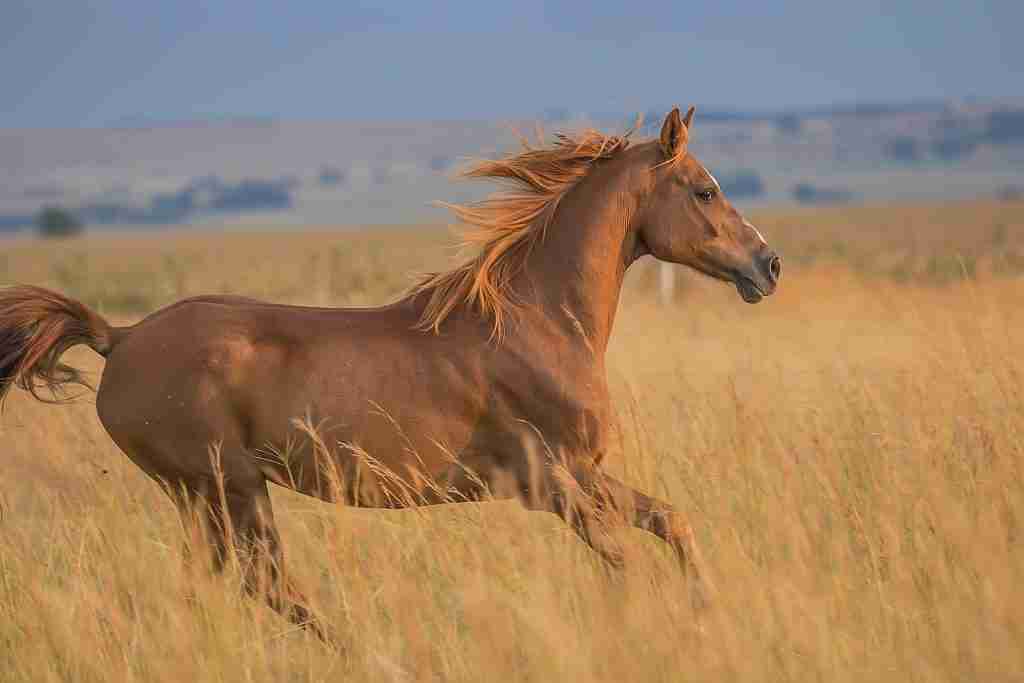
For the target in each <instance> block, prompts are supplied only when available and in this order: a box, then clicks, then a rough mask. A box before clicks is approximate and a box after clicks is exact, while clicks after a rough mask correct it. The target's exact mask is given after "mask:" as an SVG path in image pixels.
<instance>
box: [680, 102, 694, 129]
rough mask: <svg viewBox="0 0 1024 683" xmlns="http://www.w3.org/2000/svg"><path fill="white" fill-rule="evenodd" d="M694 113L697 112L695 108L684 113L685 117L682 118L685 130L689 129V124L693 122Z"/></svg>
mask: <svg viewBox="0 0 1024 683" xmlns="http://www.w3.org/2000/svg"><path fill="white" fill-rule="evenodd" d="M695 111H697V107H690V108H689V109H688V110H687V111H686V116H684V117H683V125H684V126H686V129H687V130H689V129H690V122H691V121H693V112H695Z"/></svg>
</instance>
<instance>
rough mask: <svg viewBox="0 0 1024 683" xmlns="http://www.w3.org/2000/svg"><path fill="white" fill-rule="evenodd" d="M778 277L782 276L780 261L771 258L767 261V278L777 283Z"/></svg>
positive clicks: (774, 257)
mask: <svg viewBox="0 0 1024 683" xmlns="http://www.w3.org/2000/svg"><path fill="white" fill-rule="evenodd" d="M780 275H782V259H780V258H779V257H778V256H772V257H771V259H769V261H768V276H769V278H770V279H771V281H772V282H778V281H779V276H780Z"/></svg>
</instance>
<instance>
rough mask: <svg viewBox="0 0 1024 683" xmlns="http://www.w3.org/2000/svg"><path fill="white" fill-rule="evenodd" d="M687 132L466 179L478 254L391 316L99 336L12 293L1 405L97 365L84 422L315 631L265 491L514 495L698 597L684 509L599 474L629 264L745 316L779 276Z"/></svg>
mask: <svg viewBox="0 0 1024 683" xmlns="http://www.w3.org/2000/svg"><path fill="white" fill-rule="evenodd" d="M692 116H693V109H692V108H691V109H690V111H689V112H687V114H686V117H685V118H684V117H681V116H680V114H679V110H678V109H674V110H673V111H672V112H671V113H670V114H669V115H668V116H667V117H666V119H665V122H664V125H663V127H662V130H661V135H660V139H658V140H652V141H649V142H645V143H637V144H630V140H629V135H628V134H627V135H626V136H621V137H617V136H606V135H603V134H600V133H597V132H595V131H587V132H584V133H581V134H579V135H576V136H559V137H558V139H557V142H556V144H554V145H553V146H551V147H550V148H543V149H536V148H531V147H529V146H527V147H526V149H525V150H524V151H522V152H521V153H519V154H516V155H513V156H509V157H507V158H504V159H499V160H496V161H484V162H482V163H479V164H478V165H477V166H475V167H474V168H473V169H472V170H470V171H469V173H468V175H470V176H471V177H478V178H497V179H502V180H506V181H509V182H510V183H511V184H512V185H513V187H514V188H515V191H513V192H511V193H508V194H499V195H495V196H493V197H491V198H490V199H488V200H486V201H484V202H481V203H478V204H474V205H470V206H453V207H452V208H453V210H454V211H455V212H456V213H457V214H458V215H459V217H460V218H461V219H462V220H463V221H464V222H465V223H467V224H468V225H469V226H470V227H469V229H468V230H467V233H466V237H467V241H468V242H469V243H473V244H476V245H477V246H479V251H478V254H477V255H476V256H475V257H473V258H471V259H470V260H469V261H468V262H466V263H464V264H463V265H460V266H458V267H456V268H455V269H453V270H451V271H449V272H445V273H440V274H436V275H433V276H431V277H429V278H427V279H425V280H424V281H423V282H421V283H420V284H419V285H418V286H417V287H415V288H414V289H413V290H412V291H411V292H410V293H409V294H408V295H407V296H405V297H404V298H403V299H401V300H400V301H398V302H397V303H394V304H392V305H389V306H384V307H381V308H373V309H330V308H303V307H295V306H281V305H272V304H267V303H261V302H258V301H253V300H250V299H244V298H240V297H227V296H205V297H199V298H193V299H188V300H184V301H181V302H178V303H176V304H174V305H171V306H169V307H167V308H164V309H163V310H160V311H158V312H156V313H154V314H152V315H150V316H149V317H147V318H145V319H144V320H142V321H141V322H139V323H137V324H136V325H133V326H131V327H112V326H111V325H109V324H108V323H107V322H106V321H104V320H103V319H102V318H101V317H100V316H99V315H98V314H96V313H95V312H93V311H91V310H89V309H88V308H87V307H86V306H84V305H82V304H81V303H78V302H76V301H73V300H70V299H68V298H66V297H64V296H61V295H60V294H57V293H54V292H50V291H47V290H44V289H39V288H36V287H24V286H22V287H13V288H9V289H7V290H5V291H3V292H2V293H0V378H2V380H0V381H2V386H0V391H2V392H3V393H6V391H7V390H8V389H9V388H10V385H11V384H17V385H18V386H20V387H23V388H25V389H27V390H29V391H31V392H32V393H33V395H35V396H36V397H37V398H40V399H43V400H46V399H47V398H48V396H49V394H40V393H39V390H40V389H41V388H48V389H49V390H51V391H52V390H60V389H61V388H62V387H63V386H65V385H68V384H74V383H83V382H84V379H83V378H82V377H81V375H80V374H79V373H78V372H77V371H76V370H74V369H73V368H70V367H68V366H66V365H64V364H63V363H61V362H60V360H59V359H60V355H61V354H62V353H63V352H64V351H65V350H66V349H68V348H69V347H71V346H74V345H75V344H85V345H88V346H89V347H91V348H92V349H93V350H95V351H96V352H97V353H99V354H100V355H102V356H104V357H105V358H106V359H107V364H106V368H105V369H104V371H103V377H102V382H101V384H100V387H99V390H98V394H97V397H96V409H97V411H98V413H99V418H100V421H101V422H102V423H103V426H104V427H105V428H106V430H107V432H108V433H109V434H110V436H111V438H112V439H113V440H114V441H115V442H116V443H117V445H118V446H119V447H120V448H121V450H123V451H124V452H125V454H127V456H128V457H129V458H131V460H132V461H133V462H135V463H136V464H137V465H138V466H139V467H140V468H142V469H143V470H144V471H145V472H146V473H147V474H149V475H150V476H152V477H153V478H154V479H156V480H157V481H158V482H160V483H161V484H162V485H163V487H164V488H165V489H166V491H167V492H168V493H169V494H170V495H171V497H172V499H173V500H174V501H175V503H176V504H177V505H178V506H179V507H180V508H181V509H182V510H183V511H189V510H194V509H200V510H202V511H203V512H202V513H201V514H202V515H203V516H204V519H206V521H207V522H208V523H209V524H210V526H211V527H212V528H213V529H214V530H218V529H219V531H218V532H217V533H214V534H212V536H213V537H215V538H217V539H219V540H217V541H215V542H214V553H213V556H214V562H215V566H220V565H221V564H222V563H223V562H224V560H225V557H226V553H227V552H228V551H229V550H230V549H231V548H232V547H235V548H245V549H246V551H247V552H255V553H256V555H257V556H258V557H260V558H262V559H264V560H266V563H265V564H266V566H267V567H269V571H267V572H265V573H264V574H263V576H262V579H269V580H261V581H256V579H255V578H252V579H251V580H250V581H249V588H250V590H251V591H253V592H258V593H259V594H261V595H263V596H264V597H265V598H266V599H267V600H268V601H269V604H270V605H271V606H273V607H274V608H275V609H277V610H279V611H280V612H282V613H283V614H285V615H287V616H288V617H289V618H291V619H292V620H293V621H295V622H297V623H301V624H307V625H311V626H312V627H313V628H314V629H316V630H317V632H318V633H321V634H322V631H321V630H320V629H321V626H320V625H319V623H318V621H317V620H316V619H314V617H313V616H312V615H311V614H310V613H309V610H308V609H307V608H306V607H305V606H304V604H303V603H304V600H303V598H302V597H301V594H299V593H298V591H296V590H295V589H294V588H292V587H291V586H290V585H289V582H288V581H287V580H286V579H285V578H283V577H282V567H283V564H282V551H281V545H280V541H279V537H278V532H277V529H276V527H275V524H274V515H273V511H272V510H271V505H270V497H269V495H268V490H267V483H268V482H273V483H275V484H278V485H281V486H287V487H289V488H292V489H295V490H297V491H301V492H303V493H306V494H309V495H313V496H318V497H321V498H324V499H328V500H341V501H343V502H345V503H347V504H350V505H356V506H367V507H401V506H405V505H413V504H431V503H440V502H452V501H458V500H479V499H481V498H483V497H486V496H519V497H521V499H522V500H523V501H525V502H526V503H527V504H528V505H529V506H530V507H532V508H534V509H542V510H548V511H551V512H555V513H557V514H559V515H561V516H562V517H563V518H564V519H565V520H566V521H567V522H568V523H569V524H570V525H571V526H572V528H573V529H575V531H576V532H577V533H578V534H579V536H580V537H581V538H582V539H583V540H584V541H586V542H587V543H589V544H590V545H591V546H592V547H593V548H594V549H595V550H596V551H597V552H599V553H600V554H601V555H602V556H603V557H604V558H605V559H607V560H608V561H609V562H611V563H613V564H616V565H617V564H619V563H620V562H621V557H620V550H619V548H618V547H617V546H616V543H615V542H614V540H612V538H611V536H610V535H609V534H608V533H607V531H608V529H609V527H610V526H613V525H615V524H632V525H634V526H636V527H639V528H641V529H645V530H647V531H649V532H651V533H653V534H656V535H657V536H659V537H661V538H662V539H664V540H665V541H666V542H668V543H669V544H670V545H671V547H672V548H673V550H674V551H675V552H676V554H677V555H678V557H679V559H680V561H681V562H682V563H683V567H684V568H686V569H689V570H690V572H691V573H692V574H694V584H696V582H697V576H696V575H697V574H698V573H699V572H698V571H697V569H698V566H699V559H698V556H697V550H696V548H695V547H694V543H693V537H692V533H691V529H690V526H689V524H688V523H687V522H686V520H685V518H684V516H683V515H682V514H680V513H678V512H676V511H675V510H674V509H673V508H672V507H671V506H670V505H669V504H668V503H664V502H661V501H659V500H655V499H653V498H651V497H649V496H646V495H644V494H643V493H640V492H638V491H635V490H633V489H632V488H630V487H629V486H627V485H625V484H623V483H621V482H619V481H616V480H615V479H613V478H611V477H610V476H608V475H607V474H605V473H604V472H603V471H602V468H601V466H600V465H601V461H602V458H603V457H604V456H605V454H606V453H607V452H608V450H609V432H610V429H611V423H612V419H613V416H612V410H611V403H610V400H609V393H608V386H607V380H606V375H605V349H606V347H607V344H608V339H609V336H610V335H611V332H612V323H613V321H614V319H615V311H616V307H617V305H618V299H619V291H620V288H621V285H622V281H623V277H624V276H625V273H626V269H627V268H628V267H629V266H630V264H631V263H633V262H634V261H635V260H637V259H638V258H639V257H640V256H643V255H645V254H651V255H653V256H654V257H656V258H658V259H661V260H664V261H671V262H674V263H681V264H685V265H687V266H690V267H692V268H694V269H696V270H698V271H700V272H703V273H706V274H707V275H710V276H712V277H714V278H718V279H721V280H725V281H728V282H731V283H733V284H735V286H736V288H737V289H738V290H739V293H740V295H741V296H742V297H743V299H744V300H745V301H747V302H750V303H755V302H757V301H759V300H760V299H761V298H762V297H763V296H765V295H768V294H771V293H772V292H773V291H774V290H775V286H776V282H777V280H778V277H779V269H780V261H779V258H778V256H777V255H776V254H775V252H774V251H772V250H771V249H769V248H768V246H767V245H766V244H765V241H764V239H763V238H762V237H761V235H760V234H759V233H758V232H757V230H756V229H755V228H754V227H753V226H752V225H751V224H750V223H748V222H747V221H746V220H744V219H743V218H742V217H741V216H740V214H739V213H738V212H737V211H736V210H735V209H734V208H733V207H732V206H731V205H730V204H729V202H728V201H727V200H726V198H725V197H724V196H723V195H722V192H721V188H720V187H719V186H718V183H717V182H716V181H715V179H714V178H713V177H712V176H711V174H710V173H708V171H707V170H706V169H705V168H704V167H703V166H702V165H701V164H700V163H699V162H698V161H697V160H696V159H695V158H694V157H693V156H691V155H690V154H688V153H687V140H688V137H689V128H690V122H691V119H692ZM303 416H305V417H306V418H308V419H307V420H306V421H305V424H306V425H307V429H306V430H305V431H302V430H301V429H298V428H297V423H296V421H295V418H299V417H303ZM308 425H316V426H317V427H318V429H317V432H316V433H313V432H312V431H311V430H309V429H308ZM300 432H301V434H300ZM300 437H301V438H300ZM317 444H319V445H317ZM211 445H213V448H211ZM211 456H215V457H211Z"/></svg>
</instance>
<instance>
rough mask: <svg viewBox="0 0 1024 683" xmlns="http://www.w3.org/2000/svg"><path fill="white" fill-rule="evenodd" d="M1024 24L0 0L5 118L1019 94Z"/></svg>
mask: <svg viewBox="0 0 1024 683" xmlns="http://www.w3.org/2000/svg"><path fill="white" fill-rule="evenodd" d="M1021 26H1024V2H1021V0H1015V1H1014V0H999V1H993V2H979V1H973V2H971V1H968V0H960V1H958V2H947V1H945V0H932V1H929V2H923V1H917V0H906V1H903V2H901V1H899V0H893V1H892V2H873V1H870V0H860V1H855V2H851V1H849V0H846V1H841V2H833V1H831V0H819V1H812V0H794V1H791V2H760V3H755V2H752V1H750V0H746V1H741V0H716V1H715V2H684V1H683V0H676V1H675V2H661V1H659V0H652V1H648V2H643V3H621V2H606V1H603V0H594V1H592V2H587V3H569V2H566V3H541V2H535V1H533V0H517V1H516V2H508V3H492V2H486V1H484V0H477V1H475V2H428V1H424V2H407V3H395V2H392V3H370V2H346V1H345V0H313V1H310V2H291V3H284V2H279V1H272V2H271V1H264V0H246V1H244V2H243V1H242V0H222V1H220V2H217V1H216V0H210V1H209V2H195V1H193V0H173V1H164V2H152V1H146V0H65V1H63V2H56V1H54V0H0V83H2V85H3V90H4V92H3V100H4V105H3V106H2V107H0V126H4V127H13V126H105V125H116V124H119V123H125V122H132V121H145V120H181V119H196V118H205V117H210V116H216V117H222V116H266V117H278V118H303V119H328V118H330V119H335V118H346V119H381V118H386V119H424V118H445V119H451V118H488V119H493V118H514V117H519V116H535V115H537V114H538V113H539V112H542V111H543V110H545V109H548V108H564V109H568V110H569V111H570V112H581V113H582V112H600V113H605V112H608V113H610V112H624V113H625V112H633V111H643V110H647V109H649V108H651V107H659V106H664V105H666V104H671V103H676V102H678V103H681V104H686V103H696V104H698V105H699V106H702V107H706V108H742V109H765V110H775V109H782V108H786V107H806V106H817V105H831V104H849V103H857V102H884V101H907V100H917V99H938V98H957V97H972V96H979V97H989V96H1022V95H1024V40H1021V39H1020V38H1019V33H1020V27H1021Z"/></svg>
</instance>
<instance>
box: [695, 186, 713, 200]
mask: <svg viewBox="0 0 1024 683" xmlns="http://www.w3.org/2000/svg"><path fill="white" fill-rule="evenodd" d="M697 198H698V199H699V200H701V201H702V202H710V201H711V200H712V199H714V198H715V191H714V190H712V189H707V190H697Z"/></svg>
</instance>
